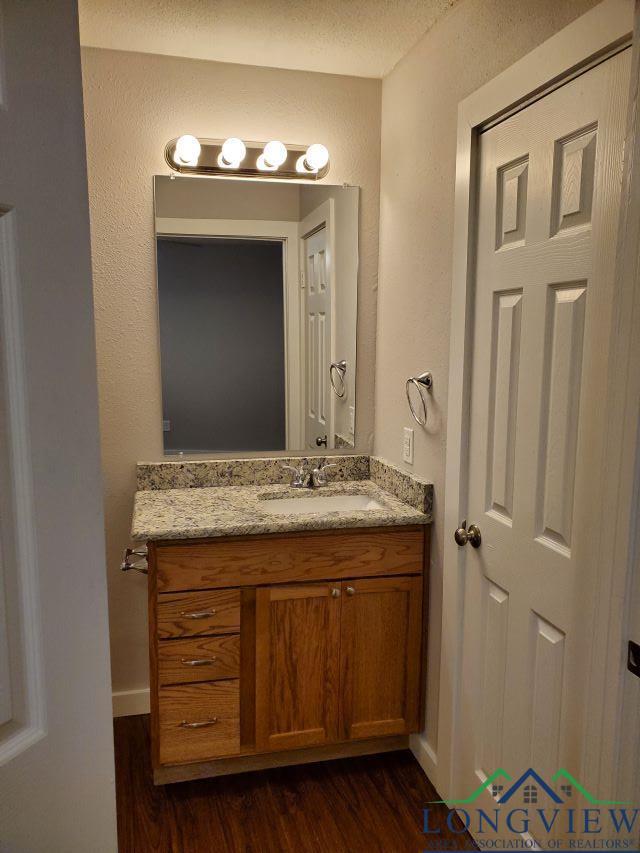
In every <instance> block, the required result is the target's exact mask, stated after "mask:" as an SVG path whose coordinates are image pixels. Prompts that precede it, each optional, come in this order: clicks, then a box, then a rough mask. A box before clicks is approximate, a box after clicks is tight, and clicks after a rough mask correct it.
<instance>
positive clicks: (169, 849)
mask: <svg viewBox="0 0 640 853" xmlns="http://www.w3.org/2000/svg"><path fill="white" fill-rule="evenodd" d="M114 733H115V751H116V793H117V802H118V840H119V853H347V851H348V853H360V851H362V853H364V851H367V853H377V851H380V853H420V851H423V850H429V849H431V850H436V849H438V850H442V849H448V850H473V849H475V846H474V843H473V840H472V839H471V837H470V836H469V835H467V834H466V833H464V832H460V833H459V834H458V833H453V832H449V833H448V835H447V834H444V832H443V835H441V836H429V835H424V834H423V833H422V808H423V807H424V806H426V805H427V803H429V801H431V800H436V799H438V796H437V794H436V791H435V789H434V788H433V787H432V785H431V784H430V783H429V780H428V779H427V778H426V776H425V775H424V773H423V772H422V770H421V769H420V767H419V765H418V763H417V762H416V760H415V759H414V757H413V755H412V754H411V753H410V752H409V751H408V750H406V751H402V752H392V753H386V754H384V755H376V756H367V757H363V758H349V759H344V760H340V761H326V762H322V763H319V764H307V765H304V766H300V767H287V768H280V769H273V770H263V771H259V772H255V773H244V774H241V775H238V776H225V777H221V778H219V779H211V780H204V781H198V782H184V783H179V784H175V785H166V786H164V787H155V786H154V785H153V782H152V778H151V764H150V759H149V717H148V716H146V715H145V716H138V717H120V718H119V719H116V720H115V721H114ZM431 808H434V807H433V806H432V807H431ZM436 808H441V809H442V821H439V823H440V822H441V823H442V825H443V826H445V832H446V825H445V823H444V818H445V816H446V814H447V809H446V808H445V807H444V806H442V807H440V806H437V807H436ZM456 820H457V819H456ZM456 826H457V827H458V828H460V827H461V824H460V823H457V824H456Z"/></svg>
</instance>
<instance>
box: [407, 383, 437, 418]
mask: <svg viewBox="0 0 640 853" xmlns="http://www.w3.org/2000/svg"><path fill="white" fill-rule="evenodd" d="M412 385H413V387H414V388H417V389H418V394H419V395H420V403H421V407H420V408H421V410H420V411H418V412H416V410H415V408H414V405H413V400H412V399H411V386H412ZM432 390H433V376H432V375H431V374H430V373H429V372H427V373H421V374H420V375H419V376H410V377H409V379H407V381H406V383H405V392H406V394H407V403H408V404H409V411H410V412H411V416H412V417H413V419H414V421H415V422H416V423H417V424H420V426H426V424H427V401H426V400H425V397H424V391H428V392H429V393H431V391H432Z"/></svg>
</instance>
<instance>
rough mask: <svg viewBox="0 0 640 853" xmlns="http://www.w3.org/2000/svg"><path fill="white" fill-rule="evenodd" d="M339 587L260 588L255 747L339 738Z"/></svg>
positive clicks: (289, 746) (272, 747) (286, 746)
mask: <svg viewBox="0 0 640 853" xmlns="http://www.w3.org/2000/svg"><path fill="white" fill-rule="evenodd" d="M340 592H341V590H340V584H331V583H323V584H297V585H295V586H273V587H265V588H262V589H258V590H256V747H257V748H258V749H268V750H277V749H296V748H298V747H305V746H315V745H318V744H324V743H331V742H335V741H336V740H338V721H339V701H338V686H339V678H340V667H339V654H340V600H341V599H340Z"/></svg>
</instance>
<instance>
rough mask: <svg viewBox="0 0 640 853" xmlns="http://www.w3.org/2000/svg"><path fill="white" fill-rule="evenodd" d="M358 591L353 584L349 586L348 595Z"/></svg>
mask: <svg viewBox="0 0 640 853" xmlns="http://www.w3.org/2000/svg"><path fill="white" fill-rule="evenodd" d="M355 594H356V591H355V589H354V588H353V587H352V586H348V587H347V595H355Z"/></svg>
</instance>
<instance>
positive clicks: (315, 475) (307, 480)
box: [282, 461, 338, 489]
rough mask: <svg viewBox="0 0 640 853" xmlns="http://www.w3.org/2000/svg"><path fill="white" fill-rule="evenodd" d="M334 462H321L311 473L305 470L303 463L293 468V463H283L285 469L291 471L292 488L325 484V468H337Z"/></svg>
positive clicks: (311, 487)
mask: <svg viewBox="0 0 640 853" xmlns="http://www.w3.org/2000/svg"><path fill="white" fill-rule="evenodd" d="M337 467H338V465H337V463H335V462H324V461H323V462H321V463H320V464H319V465H318V466H317V468H314V469H313V470H312V471H311V473H309V472H308V471H306V470H305V468H304V465H301V466H300V467H299V468H294V466H293V465H283V466H282V468H283V470H285V471H291V473H292V477H291V482H290V484H289V485H290V486H291V488H292V489H319V488H321V487H322V486H326V485H327V469H328V468H337Z"/></svg>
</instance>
